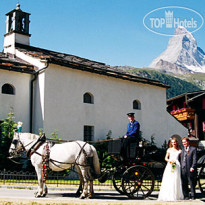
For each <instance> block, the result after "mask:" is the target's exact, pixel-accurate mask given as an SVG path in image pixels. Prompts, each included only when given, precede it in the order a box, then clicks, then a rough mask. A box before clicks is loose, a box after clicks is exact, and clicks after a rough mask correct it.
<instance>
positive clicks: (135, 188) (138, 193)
mask: <svg viewBox="0 0 205 205" xmlns="http://www.w3.org/2000/svg"><path fill="white" fill-rule="evenodd" d="M122 188H123V192H124V193H125V194H126V195H127V196H128V197H129V198H131V199H144V198H146V197H148V196H149V195H150V194H151V193H152V191H153V189H154V175H153V173H152V172H151V171H150V170H149V169H148V168H147V167H145V166H141V165H137V166H132V167H130V168H129V169H127V170H126V171H125V172H124V174H123V178H122Z"/></svg>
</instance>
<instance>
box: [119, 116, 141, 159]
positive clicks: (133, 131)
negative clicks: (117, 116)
mask: <svg viewBox="0 0 205 205" xmlns="http://www.w3.org/2000/svg"><path fill="white" fill-rule="evenodd" d="M134 114H135V113H133V112H131V113H127V116H128V120H129V123H128V125H127V132H126V135H125V136H123V137H122V147H121V156H122V157H123V160H127V158H129V156H127V147H128V146H129V145H130V143H132V142H138V143H139V131H140V124H139V122H138V121H136V120H135V116H134Z"/></svg>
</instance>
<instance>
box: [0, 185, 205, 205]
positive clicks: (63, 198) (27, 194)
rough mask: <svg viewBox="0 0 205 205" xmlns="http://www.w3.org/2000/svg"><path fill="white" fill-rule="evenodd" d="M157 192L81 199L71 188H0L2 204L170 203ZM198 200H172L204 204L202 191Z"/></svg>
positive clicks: (187, 204) (98, 193) (110, 193)
mask: <svg viewBox="0 0 205 205" xmlns="http://www.w3.org/2000/svg"><path fill="white" fill-rule="evenodd" d="M157 194H158V193H157V192H154V193H153V194H152V195H151V197H149V198H148V199H146V200H131V199H129V198H127V197H126V196H123V195H120V194H118V193H117V192H115V191H109V190H108V191H96V194H95V197H94V198H93V199H84V200H82V199H81V200H80V199H78V198H77V197H76V196H75V191H70V190H68V189H67V190H65V189H64V190H62V189H61V190H60V189H59V190H58V189H55V190H51V189H50V190H49V193H48V195H47V196H46V197H45V198H35V197H34V190H30V189H20V188H18V189H17V188H15V189H14V188H4V187H1V188H0V204H6V203H5V201H10V202H11V204H12V205H13V204H15V205H16V204H32V202H36V203H39V204H72V205H73V204H76V205H78V204H81V205H84V204H92V205H93V204H100V205H102V204H106V205H108V204H112V205H115V204H116V205H119V204H137V205H142V204H143V205H148V204H150V205H155V204H157V205H160V204H163V205H165V204H168V202H158V201H156V199H157ZM197 198H198V199H197V200H195V201H191V200H190V201H179V202H171V204H172V205H174V204H176V205H178V204H179V205H182V204H185V205H194V204H196V205H197V204H204V202H205V197H204V196H202V195H201V194H200V193H198V194H197Z"/></svg>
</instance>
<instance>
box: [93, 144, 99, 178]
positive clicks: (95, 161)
mask: <svg viewBox="0 0 205 205" xmlns="http://www.w3.org/2000/svg"><path fill="white" fill-rule="evenodd" d="M91 148H92V150H93V167H94V171H95V174H96V176H97V178H98V177H99V176H100V175H101V171H100V162H99V158H98V154H97V151H96V149H95V147H94V146H92V145H91Z"/></svg>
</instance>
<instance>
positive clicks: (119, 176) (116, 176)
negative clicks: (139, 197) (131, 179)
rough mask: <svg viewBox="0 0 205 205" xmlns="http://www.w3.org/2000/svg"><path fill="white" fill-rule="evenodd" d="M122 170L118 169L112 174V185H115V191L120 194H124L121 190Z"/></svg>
mask: <svg viewBox="0 0 205 205" xmlns="http://www.w3.org/2000/svg"><path fill="white" fill-rule="evenodd" d="M123 172H124V170H119V171H116V172H115V173H114V174H113V178H112V182H113V186H114V187H115V189H116V191H118V192H119V193H120V194H125V193H124V192H123V189H122V182H121V181H122V180H121V179H122V176H123Z"/></svg>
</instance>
